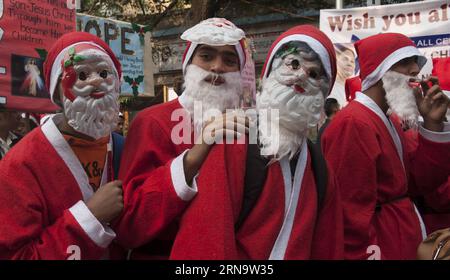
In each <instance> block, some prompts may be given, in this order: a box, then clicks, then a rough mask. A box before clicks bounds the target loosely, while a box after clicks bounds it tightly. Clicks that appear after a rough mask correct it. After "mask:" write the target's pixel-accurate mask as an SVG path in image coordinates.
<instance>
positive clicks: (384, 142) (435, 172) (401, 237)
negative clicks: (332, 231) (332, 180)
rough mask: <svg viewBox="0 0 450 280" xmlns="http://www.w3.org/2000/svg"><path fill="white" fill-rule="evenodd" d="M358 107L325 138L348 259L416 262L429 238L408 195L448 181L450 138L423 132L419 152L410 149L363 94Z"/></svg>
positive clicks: (393, 123) (334, 123)
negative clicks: (445, 168)
mask: <svg viewBox="0 0 450 280" xmlns="http://www.w3.org/2000/svg"><path fill="white" fill-rule="evenodd" d="M355 101H356V102H351V103H350V104H349V105H348V106H347V107H346V108H345V109H344V110H342V111H341V112H339V114H337V115H336V117H335V119H333V121H332V122H331V124H330V126H329V127H328V128H327V131H326V132H325V134H324V136H323V138H322V149H323V151H324V154H325V158H326V159H327V161H328V163H329V164H330V166H331V168H332V169H333V170H334V172H335V174H336V180H337V181H338V184H339V187H340V193H341V196H342V203H343V209H344V230H345V231H344V239H345V257H346V258H347V259H367V258H369V257H370V258H373V259H379V258H381V259H415V257H416V250H417V247H418V245H419V243H420V242H421V241H422V239H423V238H424V237H425V236H426V233H425V227H424V225H423V222H422V220H421V218H420V215H419V214H418V211H417V209H416V207H415V205H414V204H413V203H412V202H411V200H410V199H409V198H408V195H417V194H423V193H424V192H426V191H427V190H431V189H432V188H433V187H437V185H435V184H436V183H437V182H443V181H444V180H445V178H446V176H447V175H448V174H446V173H445V172H444V171H443V169H442V168H443V166H444V165H445V164H448V160H449V156H448V153H449V151H450V149H449V148H450V145H449V142H448V141H449V140H450V139H448V136H449V133H448V132H447V133H445V132H443V133H433V132H431V131H427V130H425V129H424V128H422V127H420V128H419V130H420V135H419V139H418V145H417V148H415V149H410V145H407V143H406V141H405V135H404V133H403V131H402V129H401V127H400V125H399V123H398V122H397V121H395V120H389V119H388V118H387V117H386V116H385V115H384V113H383V112H382V110H381V109H380V108H379V107H378V105H377V104H376V103H375V102H374V101H373V100H372V99H370V98H369V97H368V96H366V95H364V94H362V93H360V92H358V93H357V97H356V99H355ZM446 137H447V139H445V138H446ZM437 139H439V141H441V142H443V143H438V142H437V141H436V140H437Z"/></svg>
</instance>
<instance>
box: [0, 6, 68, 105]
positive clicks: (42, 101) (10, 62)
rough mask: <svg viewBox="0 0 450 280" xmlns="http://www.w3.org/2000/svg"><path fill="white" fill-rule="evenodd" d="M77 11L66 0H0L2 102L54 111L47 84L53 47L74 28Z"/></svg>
mask: <svg viewBox="0 0 450 280" xmlns="http://www.w3.org/2000/svg"><path fill="white" fill-rule="evenodd" d="M75 22H76V12H75V9H74V8H70V7H69V8H68V7H67V1H66V0H55V1H44V0H36V1H28V0H14V1H13V0H0V54H1V55H0V97H1V98H0V106H1V107H5V108H7V109H10V110H17V111H27V112H39V113H45V112H54V111H56V110H58V107H57V106H56V105H54V104H53V103H52V102H51V101H50V95H49V94H48V92H47V90H46V88H45V86H44V76H43V64H44V60H45V57H46V55H47V52H48V50H49V48H50V47H51V46H52V44H53V43H54V42H55V41H56V40H57V39H58V38H59V37H61V36H62V35H63V34H65V33H68V32H71V31H74V30H75Z"/></svg>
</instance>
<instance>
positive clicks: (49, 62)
mask: <svg viewBox="0 0 450 280" xmlns="http://www.w3.org/2000/svg"><path fill="white" fill-rule="evenodd" d="M79 42H92V43H95V44H97V45H99V46H100V47H102V48H103V49H104V50H105V51H106V52H107V54H108V55H109V56H110V57H111V60H112V61H113V63H114V66H115V67H116V69H117V73H118V74H119V77H121V76H122V67H121V65H120V62H119V60H118V59H117V58H116V56H115V54H114V52H113V51H112V50H111V48H110V47H109V46H108V44H106V43H105V42H104V41H103V40H102V39H100V38H98V37H97V36H95V35H92V34H90V33H87V32H70V33H67V34H65V35H63V36H62V37H60V38H59V39H58V40H57V41H56V42H55V44H53V46H52V48H51V49H50V51H49V52H48V54H47V58H46V60H45V62H44V79H45V85H46V87H47V90H48V91H49V92H50V74H51V72H52V67H53V63H54V61H55V59H56V57H57V56H58V55H59V53H60V52H62V51H63V50H64V49H65V48H66V47H68V46H70V45H73V44H75V43H79Z"/></svg>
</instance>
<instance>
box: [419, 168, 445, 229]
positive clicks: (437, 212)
mask: <svg viewBox="0 0 450 280" xmlns="http://www.w3.org/2000/svg"><path fill="white" fill-rule="evenodd" d="M424 200H425V205H427V206H428V207H429V208H431V209H432V211H430V212H429V213H424V214H423V215H422V216H423V220H424V222H425V226H426V228H427V233H428V234H430V233H432V232H434V231H436V230H439V229H443V228H449V227H450V175H449V177H448V180H447V181H446V182H445V183H443V184H442V185H441V186H440V187H439V188H437V189H436V190H434V191H433V192H431V193H429V194H426V195H425V196H424Z"/></svg>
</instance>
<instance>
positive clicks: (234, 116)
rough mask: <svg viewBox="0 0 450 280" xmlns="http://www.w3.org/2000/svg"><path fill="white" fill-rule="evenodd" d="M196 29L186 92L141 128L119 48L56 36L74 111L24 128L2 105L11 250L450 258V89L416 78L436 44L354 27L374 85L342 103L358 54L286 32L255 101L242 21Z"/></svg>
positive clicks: (17, 253) (0, 202)
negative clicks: (127, 102) (123, 108)
mask: <svg viewBox="0 0 450 280" xmlns="http://www.w3.org/2000/svg"><path fill="white" fill-rule="evenodd" d="M181 38H182V39H183V40H185V41H186V45H187V47H186V51H185V53H184V55H183V57H182V70H183V76H184V84H183V92H182V94H181V95H180V96H179V98H177V99H175V100H172V101H169V102H166V103H163V104H159V105H156V106H152V107H150V108H147V109H145V110H143V111H141V112H139V114H138V115H137V116H136V118H135V119H134V120H133V121H132V123H131V126H130V128H129V130H128V134H127V137H126V139H125V138H124V137H123V136H122V135H120V133H116V132H114V131H115V130H116V129H117V127H119V128H120V127H121V126H122V125H123V115H121V113H120V110H119V101H118V97H119V88H120V83H121V65H120V63H119V61H118V60H117V58H116V56H115V55H114V54H113V52H112V51H111V49H110V48H109V46H108V45H107V44H106V43H105V42H103V41H102V40H101V39H99V38H97V37H96V36H94V35H91V34H89V33H84V32H74V33H69V34H65V35H64V36H62V37H61V38H60V39H59V40H58V41H57V42H56V43H55V44H54V46H53V47H52V48H51V50H50V51H49V53H48V56H47V59H46V61H45V64H44V72H45V75H44V77H45V86H46V88H47V90H48V92H49V93H50V96H51V100H52V102H54V103H55V104H56V105H58V106H60V108H61V113H58V114H55V115H52V116H50V117H49V118H48V120H47V121H46V122H45V123H44V124H42V125H40V126H37V127H36V128H35V129H33V130H32V131H31V132H29V133H28V134H26V135H24V136H23V138H22V139H20V141H18V143H17V144H15V142H17V140H18V137H16V136H15V135H14V134H13V133H12V131H13V130H14V129H16V127H17V125H18V118H17V115H15V114H14V113H11V112H1V113H0V130H1V131H0V132H1V135H0V141H1V143H0V144H1V148H2V155H4V157H3V159H2V160H1V161H0V186H1V187H0V220H1V221H2V226H1V227H0V259H182V260H186V259H194V260H288V259H302V260H307V259H334V260H342V259H359V260H366V259H381V260H391V259H416V258H419V259H450V242H447V241H448V240H450V219H448V217H449V216H445V215H436V216H434V219H424V217H425V214H426V213H428V214H429V213H430V212H426V209H432V210H433V211H435V212H437V213H450V124H449V123H448V122H446V119H445V115H446V112H447V110H448V108H449V106H450V100H449V98H448V97H447V96H446V95H445V94H444V93H443V92H442V89H441V87H440V85H439V80H438V78H437V77H434V76H431V77H428V78H426V79H423V80H419V79H417V77H418V75H419V72H420V69H421V68H422V67H423V65H424V64H425V62H426V58H425V57H424V56H423V55H422V54H421V53H420V52H419V51H418V49H417V48H416V46H415V45H414V43H413V42H412V41H411V40H410V39H409V38H408V37H406V36H404V35H402V34H397V33H385V34H378V35H374V36H370V37H367V38H365V39H362V40H359V41H358V42H356V43H355V50H356V53H357V56H358V60H359V71H360V74H359V78H360V80H361V88H360V89H359V90H358V91H357V92H356V95H355V98H354V100H351V101H350V102H348V100H345V103H346V102H348V104H341V103H343V101H340V99H342V94H341V95H340V96H339V97H333V96H331V98H328V97H329V96H330V93H331V92H332V89H333V88H334V87H335V83H336V82H337V80H338V81H339V83H343V82H344V83H345V78H348V77H343V76H342V75H339V74H338V72H337V65H341V64H342V65H345V64H346V61H344V60H345V57H344V56H346V55H347V56H351V55H353V58H354V53H353V52H351V54H350V52H348V49H347V48H345V47H342V48H341V49H340V51H339V54H338V56H337V53H336V51H335V48H334V46H333V44H332V42H331V41H330V39H329V38H328V37H327V36H326V35H325V34H324V33H323V32H321V31H320V30H319V29H318V28H316V27H314V26H311V25H299V26H295V27H293V28H291V29H289V30H287V31H285V32H284V33H282V34H281V35H280V36H279V37H278V38H277V39H276V40H275V41H274V42H273V44H272V46H271V48H270V50H269V52H268V54H267V58H266V61H265V64H264V67H263V69H262V73H261V85H262V87H261V91H260V92H259V94H258V95H257V96H256V108H255V112H253V113H255V114H250V113H249V111H251V110H252V109H250V110H247V111H244V110H240V109H239V102H240V100H241V97H242V86H241V75H242V71H243V69H244V65H245V62H246V59H247V58H246V50H245V49H244V48H245V44H244V40H245V33H244V31H243V30H241V29H240V28H238V27H237V26H235V25H234V24H233V23H232V22H230V21H228V20H226V19H222V18H210V19H207V20H204V21H202V22H200V23H198V24H197V25H195V26H193V27H191V28H189V29H187V30H186V31H185V32H184V33H183V34H182V35H181ZM380 43H382V44H383V49H380V48H379V47H378V46H379V45H380ZM350 66H351V65H350ZM350 66H348V67H350ZM345 105H346V106H345ZM341 106H343V107H342V108H341ZM344 106H345V107H344ZM323 111H325V114H326V120H325V123H324V124H323V125H322V127H321V129H320V132H319V136H318V139H317V140H316V141H311V140H310V139H308V131H309V130H310V129H311V128H314V127H317V126H318V124H319V123H321V121H322V119H323V117H322V116H323ZM252 116H253V117H252ZM13 124H14V125H13ZM27 127H29V124H28V125H27ZM314 142H315V143H314ZM13 145H14V147H13V148H11V147H12V146H13ZM6 152H7V153H6ZM416 205H417V206H416ZM427 217H429V216H427ZM431 220H432V221H433V222H430V221H431ZM437 223H438V224H439V225H438V226H437ZM431 230H433V231H434V232H433V233H432V232H431ZM435 230H436V231H435ZM430 233H431V234H430ZM427 234H430V235H429V236H428V237H427Z"/></svg>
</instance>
